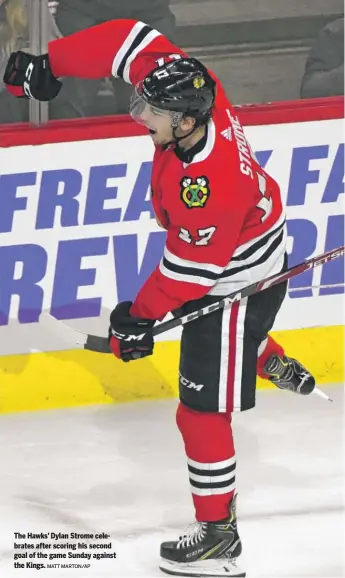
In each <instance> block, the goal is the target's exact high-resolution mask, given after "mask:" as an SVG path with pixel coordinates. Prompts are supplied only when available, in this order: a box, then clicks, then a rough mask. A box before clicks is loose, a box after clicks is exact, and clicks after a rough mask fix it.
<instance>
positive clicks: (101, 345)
mask: <svg viewBox="0 0 345 578" xmlns="http://www.w3.org/2000/svg"><path fill="white" fill-rule="evenodd" d="M343 255H344V245H343V246H341V247H338V248H337V249H332V250H331V251H328V252H327V253H323V254H322V255H319V256H318V257H312V258H311V259H308V260H307V261H304V262H303V263H300V264H299V265H295V266H294V267H291V268H290V269H288V270H287V271H284V272H281V273H276V274H275V275H271V276H270V277H267V278H266V279H263V280H262V281H257V282H256V283H252V284H251V285H247V287H244V288H243V289H241V290H240V291H235V292H233V293H230V295H228V296H227V297H224V298H223V299H221V300H220V301H217V303H213V304H212V305H207V306H206V307H203V308H202V309H199V310H198V311H194V312H193V313H189V314H187V315H183V316H182V317H177V318H174V319H171V320H169V321H166V322H165V323H160V324H159V325H157V326H156V327H154V328H153V331H152V332H153V335H154V336H156V335H160V334H162V333H165V332H166V331H170V329H174V328H175V327H180V326H181V325H186V323H190V322H191V321H194V320H195V319H198V318H199V317H202V316H204V315H209V313H213V312H214V311H218V310H219V309H222V308H223V307H227V306H228V305H231V304H232V303H235V302H236V301H240V300H241V299H244V298H246V297H250V296H251V295H254V293H259V292H260V291H264V290H265V289H268V288H269V287H273V286H274V285H278V284H279V283H283V282H284V281H288V280H289V279H292V278H293V277H296V275H301V273H304V272H305V271H308V270H309V269H314V267H318V266H319V265H324V264H325V263H328V262H329V261H332V260H333V259H337V258H338V257H341V256H343ZM41 319H42V321H43V322H44V324H47V323H48V325H50V326H51V327H52V329H53V331H55V333H58V334H60V335H61V337H62V338H63V339H70V341H71V342H74V344H75V345H79V346H81V347H80V348H81V349H87V350H89V351H95V352H98V353H110V348H109V344H108V338H107V337H99V336H98V335H91V334H87V333H84V332H82V331H78V330H77V329H74V328H72V327H70V326H68V325H66V324H65V323H63V322H62V321H59V320H57V319H56V318H55V317H53V316H51V315H50V314H47V313H44V314H42V316H41V317H40V321H41ZM142 335H143V334H142ZM140 337H141V336H135V335H128V336H127V340H128V341H135V340H136V339H138V338H140Z"/></svg>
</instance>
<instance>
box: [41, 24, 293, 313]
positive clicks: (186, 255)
mask: <svg viewBox="0 0 345 578" xmlns="http://www.w3.org/2000/svg"><path fill="white" fill-rule="evenodd" d="M181 56H187V55H186V54H185V53H184V52H183V51H182V50H180V49H179V48H177V47H176V46H175V45H173V44H171V43H170V42H169V41H168V40H167V39H166V38H165V37H164V36H163V35H162V34H160V33H159V32H158V31H156V30H153V29H151V28H150V27H149V26H147V25H146V24H144V23H143V22H137V21H135V20H114V21H111V22H107V23H105V24H102V25H99V26H95V27H93V28H89V29H87V30H83V31H81V32H78V33H76V34H73V35H71V36H68V37H66V38H62V39H58V40H55V41H52V42H50V43H49V60H50V64H51V68H52V71H53V73H54V74H55V76H57V77H59V76H62V77H63V76H75V77H80V78H102V77H110V76H111V75H113V76H115V77H120V78H123V79H124V80H125V81H126V82H129V83H132V84H133V85H136V84H137V83H138V82H139V81H141V80H143V79H144V77H145V76H146V75H147V74H148V73H149V72H150V71H151V70H153V69H154V68H156V67H157V66H159V65H161V64H163V63H164V62H167V61H169V60H171V59H176V58H180V57H181ZM213 77H214V75H213ZM214 78H215V77H214ZM216 81H217V96H216V102H215V107H214V110H213V114H212V119H211V120H210V122H209V124H208V127H207V138H206V139H205V143H204V148H203V150H201V151H200V152H199V153H197V154H196V155H195V156H194V158H192V159H190V160H191V162H188V163H187V162H183V161H182V160H180V159H179V158H178V157H177V155H176V154H175V152H174V147H170V148H169V149H167V150H166V149H163V148H160V147H157V148H156V151H155V155H154V161H153V172H152V203H153V207H154V210H155V213H156V217H157V220H158V222H159V223H160V224H161V225H162V226H163V227H164V228H165V229H166V230H167V239H166V245H165V249H164V255H163V257H162V260H161V262H160V264H159V266H158V267H157V268H156V270H155V271H154V272H153V273H152V275H151V276H150V277H149V278H148V279H147V281H146V282H145V284H144V285H143V287H142V288H141V290H140V291H139V293H138V295H137V297H136V299H135V302H134V304H133V306H132V309H131V312H132V313H133V315H136V316H138V317H146V318H151V319H162V318H163V317H164V316H165V315H166V314H167V313H168V312H170V311H172V310H174V309H176V308H178V307H180V306H181V305H183V304H184V303H186V302H188V301H191V300H194V299H198V298H201V297H203V296H205V295H206V294H209V295H219V296H224V295H227V294H229V293H230V292H231V291H234V290H237V289H240V288H241V287H243V286H245V285H247V284H250V283H252V282H254V281H257V280H259V279H262V278H263V277H265V276H267V275H271V274H274V273H277V272H279V271H280V270H281V269H282V267H283V262H284V253H285V245H286V230H285V216H284V210H283V208H282V202H281V195H280V189H279V186H278V184H277V183H276V182H275V181H274V180H273V179H272V177H270V176H269V175H268V174H267V173H266V172H265V171H264V170H263V169H262V168H261V167H260V166H259V164H258V162H257V161H256V159H255V156H254V155H253V153H252V151H251V149H250V146H249V144H248V142H247V139H246V137H245V135H244V131H243V128H242V126H241V123H240V121H239V118H238V116H237V113H236V111H235V110H234V108H233V106H232V105H231V104H230V102H229V101H228V99H227V97H226V95H225V93H224V90H223V88H222V86H221V84H220V82H219V81H218V80H217V79H216Z"/></svg>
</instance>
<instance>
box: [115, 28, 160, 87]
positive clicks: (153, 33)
mask: <svg viewBox="0 0 345 578" xmlns="http://www.w3.org/2000/svg"><path fill="white" fill-rule="evenodd" d="M158 36H162V34H161V33H160V32H158V30H152V29H151V31H150V32H149V33H148V34H147V35H146V36H145V37H144V38H143V40H142V41H141V42H140V44H138V45H137V46H136V47H133V50H132V51H131V53H130V54H129V56H128V58H127V61H126V65H125V68H124V71H123V80H125V81H126V82H128V83H129V84H131V80H130V76H129V73H130V68H131V64H132V62H133V60H134V59H135V58H136V56H137V55H138V54H139V52H141V51H142V50H144V48H146V47H147V46H148V45H149V44H151V42H152V41H153V40H155V38H158ZM157 66H158V64H157Z"/></svg>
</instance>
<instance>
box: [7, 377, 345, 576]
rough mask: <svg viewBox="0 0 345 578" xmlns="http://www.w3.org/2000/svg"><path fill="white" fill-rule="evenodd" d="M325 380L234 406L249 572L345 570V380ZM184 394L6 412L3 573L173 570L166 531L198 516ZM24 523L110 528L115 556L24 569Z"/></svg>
mask: <svg viewBox="0 0 345 578" xmlns="http://www.w3.org/2000/svg"><path fill="white" fill-rule="evenodd" d="M324 390H325V391H326V392H327V393H328V394H329V395H331V396H332V397H333V398H334V400H335V402H334V403H333V404H330V403H328V402H326V401H324V400H323V399H321V398H319V397H316V396H314V395H313V396H310V397H308V398H301V397H298V396H295V395H292V394H289V393H286V392H280V391H278V390H277V391H270V390H268V391H264V392H259V394H258V404H257V408H256V409H255V410H252V411H249V412H246V413H243V414H237V415H235V417H234V431H235V439H236V446H237V463H238V475H237V487H238V491H239V500H238V514H239V529H240V534H241V537H242V541H243V548H244V553H243V556H242V557H241V566H242V567H243V568H244V569H245V570H247V577H248V578H266V577H267V578H278V577H279V578H280V577H285V578H288V577H293V578H297V577H300V578H305V577H310V578H315V577H328V578H330V577H332V578H335V577H340V576H344V573H345V562H344V554H343V551H344V544H345V541H344V537H345V536H344V520H345V518H344V511H343V508H344V477H343V465H344V428H343V426H344V423H343V391H342V388H341V386H334V387H325V388H324ZM176 403H177V402H176V401H162V402H153V403H151V402H150V403H149V402H140V403H136V404H135V403H134V404H128V405H122V406H121V405H118V406H115V405H114V406H97V407H88V408H76V409H69V410H58V411H49V412H35V413H26V414H24V413H23V414H13V415H5V416H1V417H0V464H1V466H0V469H1V474H0V488H1V492H0V512H1V513H0V576H1V578H7V577H8V578H10V577H11V578H12V577H17V578H26V577H28V578H31V577H32V576H34V577H37V578H50V577H53V578H61V577H66V578H68V577H83V578H103V577H114V578H116V577H121V578H122V577H129V576H140V577H151V576H152V577H155V576H157V577H158V576H164V574H163V573H161V572H160V570H159V569H158V562H159V545H160V542H161V541H162V540H165V539H170V538H176V537H177V536H178V535H179V533H180V531H181V530H183V528H184V526H186V525H188V524H189V523H190V522H192V521H193V508H192V502H191V499H190V494H189V485H188V476H187V469H186V465H185V458H184V453H183V446H182V441H181V439H180V434H179V432H178V431H177V429H176V426H175V417H174V413H175V408H176ZM14 532H22V533H27V532H34V533H40V532H56V533H58V532H62V533H70V532H79V533H97V532H99V533H100V532H106V533H109V534H111V538H112V543H113V548H114V550H115V551H116V553H117V559H116V560H109V559H108V560H105V561H98V560H95V561H92V560H91V567H90V568H89V569H87V570H85V569H83V570H79V569H69V570H62V569H50V570H48V569H42V570H31V569H16V570H15V569H14V568H13V541H14V537H13V533H14ZM54 562H57V563H58V562H65V563H83V562H84V561H83V560H75V559H73V560H65V561H60V560H57V561H53V562H51V563H54Z"/></svg>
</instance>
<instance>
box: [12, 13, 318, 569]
mask: <svg viewBox="0 0 345 578" xmlns="http://www.w3.org/2000/svg"><path fill="white" fill-rule="evenodd" d="M111 75H113V76H115V77H119V78H122V79H124V80H125V81H127V82H129V83H131V84H132V85H133V86H134V90H133V98H132V102H131V108H130V113H131V115H132V117H133V118H134V119H136V120H137V121H138V122H140V123H142V124H144V125H145V127H147V129H148V132H149V133H150V135H151V138H152V140H153V142H154V144H155V146H156V149H155V155H154V161H153V172H152V203H153V207H154V210H155V214H156V218H157V221H158V223H159V224H160V225H161V226H162V227H163V228H165V229H166V231H167V239H166V245H165V249H164V255H163V258H162V260H161V262H160V264H159V266H158V267H157V268H156V270H155V271H154V272H153V273H152V275H151V276H150V277H149V278H148V279H147V281H146V282H145V283H144V285H143V287H142V288H141V290H140V291H139V293H138V295H137V297H136V299H135V301H134V303H131V302H122V303H119V304H118V305H117V306H116V307H115V309H114V311H113V312H112V314H111V318H110V322H111V331H110V337H109V339H110V347H111V349H112V351H113V353H114V355H116V357H118V358H121V359H122V360H123V361H131V360H135V359H139V358H143V357H145V356H148V355H151V354H152V352H153V347H154V341H153V337H152V327H153V325H154V323H155V321H157V320H161V319H163V318H164V317H165V315H166V314H167V313H169V312H173V313H174V314H175V315H176V314H177V313H181V312H182V311H183V312H184V313H186V312H191V311H193V310H195V309H199V308H200V307H201V306H203V305H206V304H210V303H212V302H215V301H217V300H219V298H220V297H221V296H224V295H227V294H229V293H230V292H232V291H234V290H236V289H240V288H242V287H243V286H245V285H247V284H249V283H252V282H254V281H256V280H260V279H262V278H264V277H266V276H268V275H272V274H274V273H278V272H280V271H282V270H283V269H284V267H286V260H287V259H286V230H285V216H284V209H283V207H282V201H281V195H280V189H279V186H278V184H277V183H276V182H275V181H274V180H273V178H272V177H270V175H268V174H267V173H266V172H265V171H264V170H263V169H262V168H261V167H260V165H259V164H258V162H257V160H256V159H255V156H254V154H253V153H252V151H251V149H250V146H249V144H248V142H247V139H246V137H245V134H244V131H243V128H242V126H241V122H240V119H239V118H238V116H237V113H236V111H235V109H234V108H233V106H232V105H231V104H230V102H229V101H228V99H227V97H226V95H225V93H224V90H223V88H222V86H221V84H220V82H219V81H218V80H217V79H216V77H215V76H214V75H213V74H212V73H211V72H210V71H208V70H207V69H206V68H205V67H204V66H203V65H202V64H201V63H200V62H199V61H197V60H195V59H192V58H188V56H187V55H186V54H185V53H184V52H183V51H182V50H180V49H179V48H178V47H176V46H174V45H173V44H171V43H170V42H169V41H168V40H167V39H166V38H165V37H164V36H162V35H161V34H160V33H159V32H157V31H156V30H152V29H151V28H150V27H149V26H147V25H145V24H144V23H142V22H137V21H135V20H119V21H111V22H107V23H105V24H102V25H99V26H95V27H93V28H90V29H87V30H83V31H81V32H78V33H76V34H74V35H71V36H69V37H65V38H62V39H59V40H55V41H53V42H50V43H49V47H48V54H45V55H42V56H32V55H29V54H24V53H22V52H17V53H14V54H12V55H11V57H10V59H9V62H8V66H7V69H6V72H5V77H4V80H5V83H6V84H7V85H8V89H9V90H10V91H11V92H12V93H14V94H16V95H17V96H22V95H23V94H25V95H27V96H28V97H30V98H35V99H38V100H51V99H52V98H54V97H55V96H56V95H57V94H58V92H59V90H60V87H61V82H60V81H59V80H58V78H59V77H66V76H75V77H80V78H101V77H110V76H111ZM285 292H286V285H284V284H280V285H277V286H275V287H272V288H270V289H268V290H266V291H263V292H260V293H257V294H255V295H253V296H251V297H249V298H247V299H243V300H242V301H241V302H240V303H234V304H233V305H232V306H231V307H229V308H227V309H225V310H222V311H216V312H214V313H212V314H210V315H208V316H206V317H201V318H199V319H197V320H195V321H194V322H192V323H190V324H187V325H186V326H185V327H184V329H183V334H182V339H181V357H180V373H179V390H180V403H179V406H178V409H177V425H178V428H179V430H180V432H181V434H182V437H183V441H184V445H185V451H186V456H187V465H188V473H189V480H190V486H191V492H192V497H193V502H194V507H195V512H196V520H197V522H196V523H195V525H194V526H193V528H192V529H191V530H189V531H187V533H186V534H184V535H183V536H182V537H180V538H179V539H177V540H176V541H174V542H168V543H163V544H162V545H161V562H160V568H161V569H162V570H164V571H165V572H167V573H170V574H177V575H188V576H193V575H197V576H232V577H233V576H245V573H243V572H242V571H241V570H240V569H239V568H238V566H237V564H236V559H237V558H238V557H239V555H240V554H241V550H242V545H241V541H240V537H239V534H238V529H237V520H236V495H235V471H236V461H235V449H234V442H233V436H232V429H231V415H232V412H233V411H244V410H248V409H251V408H253V407H254V405H255V389H256V375H257V373H258V374H259V375H260V376H261V377H264V378H267V379H270V380H271V381H272V382H273V383H275V384H276V385H277V386H278V387H281V388H282V389H290V390H292V391H294V392H298V393H301V394H308V393H310V392H311V391H312V390H313V389H314V386H315V381H314V378H313V377H312V376H311V375H310V374H309V372H308V371H307V370H306V369H305V368H304V367H303V366H302V365H301V364H300V363H299V362H298V361H296V360H294V359H291V358H289V357H288V356H287V355H286V354H285V352H284V350H283V348H282V347H281V346H280V345H278V343H276V342H275V341H274V340H273V339H272V337H270V336H269V335H268V332H269V331H270V330H271V328H272V326H273V323H274V320H275V317H276V314H277V312H278V311H279V309H280V307H281V304H282V302H283V299H284V297H285ZM143 333H144V336H143V337H142V338H141V339H139V340H134V341H133V340H130V341H128V340H126V337H128V335H131V336H133V335H134V336H138V335H142V334H143Z"/></svg>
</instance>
